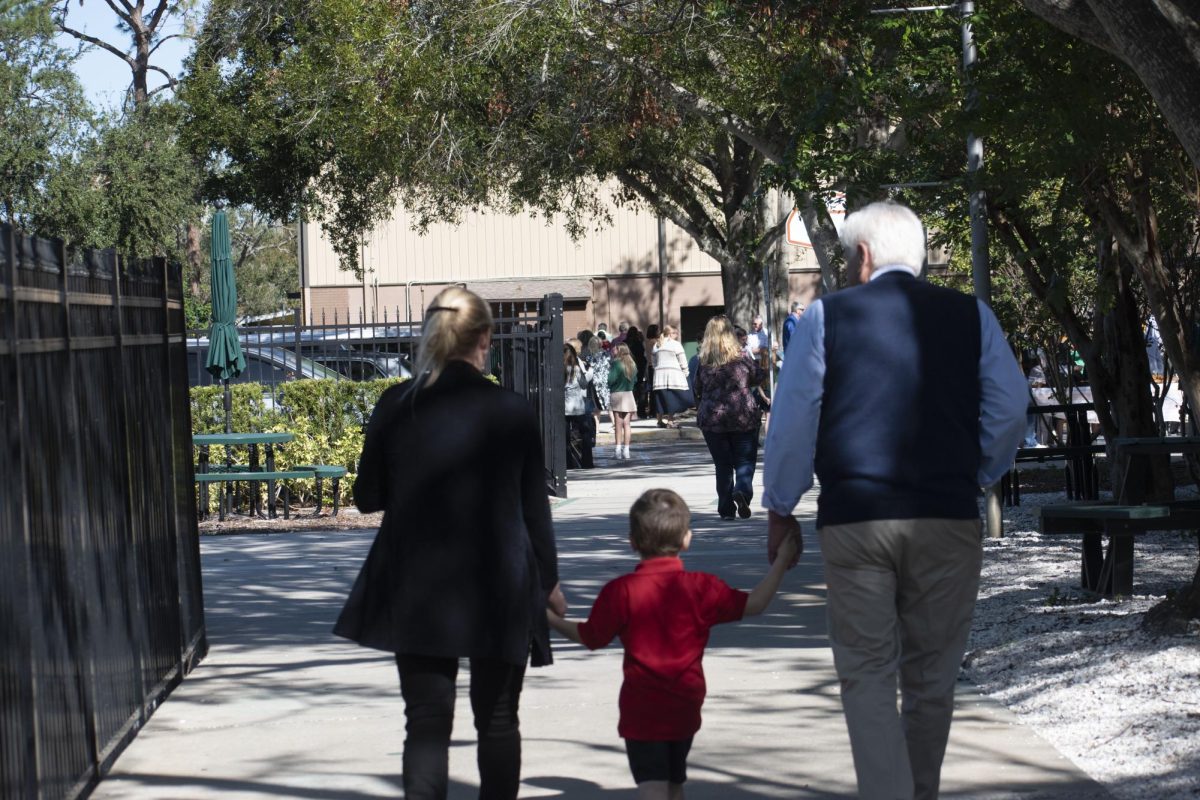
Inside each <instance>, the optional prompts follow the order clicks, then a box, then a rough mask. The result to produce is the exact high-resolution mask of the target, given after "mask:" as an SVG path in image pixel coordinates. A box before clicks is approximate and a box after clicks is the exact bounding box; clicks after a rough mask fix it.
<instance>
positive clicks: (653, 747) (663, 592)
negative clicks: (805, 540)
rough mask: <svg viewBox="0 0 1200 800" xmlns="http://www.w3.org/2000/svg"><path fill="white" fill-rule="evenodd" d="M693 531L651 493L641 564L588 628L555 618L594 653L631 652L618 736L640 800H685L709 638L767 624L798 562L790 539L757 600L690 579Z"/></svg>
mask: <svg viewBox="0 0 1200 800" xmlns="http://www.w3.org/2000/svg"><path fill="white" fill-rule="evenodd" d="M690 523H691V514H690V512H689V511H688V507H687V504H686V503H684V502H683V498H682V497H680V496H679V495H678V494H676V493H675V492H673V491H671V490H670V489H651V490H649V491H647V492H645V493H644V494H643V495H642V496H641V497H639V498H638V499H637V502H635V503H634V504H633V507H632V508H631V509H629V542H630V544H632V545H633V549H634V550H636V551H637V552H638V553H639V554H641V556H642V563H641V564H639V565H638V567H637V569H636V570H634V572H632V573H631V574H629V575H624V576H622V577H620V578H617V579H616V580H613V581H611V582H609V583H608V584H607V585H605V587H604V588H603V589H601V590H600V596H599V597H597V598H596V604H595V605H593V606H592V613H591V616H589V617H588V620H587V622H572V621H570V620H566V619H563V618H562V617H559V616H557V615H556V614H554V613H553V612H549V611H548V612H547V615H548V616H549V619H550V625H551V627H553V628H554V629H555V630H556V631H558V632H559V633H561V634H562V635H563V636H566V637H567V638H568V639H571V640H572V641H575V642H578V643H580V644H582V645H584V646H585V647H587V648H588V649H589V650H595V649H597V648H600V647H604V646H605V645H607V644H608V643H609V642H611V641H612V640H613V638H614V637H617V636H619V637H620V638H621V643H622V644H623V645H624V646H625V681H624V683H622V684H621V699H620V709H621V720H620V724H619V725H618V727H617V732H618V733H619V734H620V735H621V736H622V737H623V738H624V739H625V750H626V753H627V754H628V755H629V767H630V769H631V770H632V771H633V779H634V781H635V782H636V783H637V785H638V797H639V798H654V799H655V800H657V799H658V798H662V799H663V800H667V798H669V799H670V800H679V799H680V798H682V797H683V783H684V781H686V780H687V754H688V751H689V750H690V749H691V747H692V737H693V735H694V734H695V733H696V731H698V730H699V729H700V706H701V704H702V703H703V702H704V691H705V686H704V670H703V669H702V667H701V664H700V661H701V658H702V657H703V655H704V647H705V645H706V644H708V632H709V629H710V628H711V627H712V626H713V625H718V624H720V623H722V622H735V621H737V620H739V619H741V618H742V617H744V616H750V615H754V614H761V613H762V612H763V610H764V609H766V607H767V604H768V603H770V602H771V598H772V597H774V596H775V592H776V590H777V589H778V588H779V582H780V581H781V580H782V579H783V573H784V571H785V570H787V569H788V568H789V567H790V566H791V565H792V563H793V561H794V560H795V557H796V556H797V555H798V552H797V541H796V539H795V538H791V539H788V540H787V541H786V542H785V543H784V545H783V546H782V547H780V549H779V554H778V557H777V558H776V559H775V563H773V564H772V565H771V569H770V571H769V572H767V576H766V577H765V578H763V579H762V582H761V583H759V584H758V586H756V587H755V588H754V591H752V592H750V593H749V594H747V593H746V592H740V591H738V590H736V589H732V588H730V587H729V586H728V585H727V584H726V583H725V582H724V581H722V580H721V579H720V578H718V577H716V576H714V575H708V574H706V573H703V572H685V571H684V569H683V562H682V561H681V560H680V559H679V554H680V553H682V552H683V551H684V550H687V549H688V545H689V544H690V543H691V541H692V531H691V530H690Z"/></svg>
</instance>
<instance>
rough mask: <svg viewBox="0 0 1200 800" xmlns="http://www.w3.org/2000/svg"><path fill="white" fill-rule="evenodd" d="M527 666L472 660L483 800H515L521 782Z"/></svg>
mask: <svg viewBox="0 0 1200 800" xmlns="http://www.w3.org/2000/svg"><path fill="white" fill-rule="evenodd" d="M524 677H525V666H524V665H523V664H522V665H521V666H517V665H515V664H508V663H505V662H503V661H495V660H492V659H487V658H472V659H471V691H470V693H471V710H472V711H473V712H475V731H476V733H477V734H478V736H479V749H478V751H477V761H478V764H479V798H480V800H515V798H516V796H517V790H518V788H519V787H520V785H521V728H520V724H521V720H520V718H519V716H518V713H517V712H518V710H519V708H520V704H521V682H522V681H523V680H524Z"/></svg>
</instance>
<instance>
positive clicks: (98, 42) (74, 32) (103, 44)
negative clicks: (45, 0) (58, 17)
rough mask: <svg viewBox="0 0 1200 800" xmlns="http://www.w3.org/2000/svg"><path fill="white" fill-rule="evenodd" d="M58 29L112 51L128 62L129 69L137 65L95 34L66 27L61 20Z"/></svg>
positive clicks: (82, 40)
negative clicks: (91, 34) (90, 34)
mask: <svg viewBox="0 0 1200 800" xmlns="http://www.w3.org/2000/svg"><path fill="white" fill-rule="evenodd" d="M58 29H59V30H60V31H62V32H63V33H65V34H67V35H68V36H74V37H75V38H76V39H78V40H79V41H81V42H87V43H88V44H93V45H95V46H96V47H99V48H102V49H104V50H107V51H108V52H110V53H112V54H113V55H114V56H116V57H117V58H119V59H121V60H122V61H124V62H125V63H126V64H128V65H129V68H130V69H133V68H134V67H136V66H137V65H136V64H134V62H133V58H132V57H130V56H128V55H126V54H125V53H123V52H122V51H121V50H119V49H117V48H116V47H114V46H113V45H111V44H109V43H108V42H106V41H104V40H103V39H97V38H96V37H95V36H88V35H87V34H86V33H84V32H83V31H77V30H75V29H74V28H68V27H67V26H66V25H65V24H63V23H61V22H60V23H59V24H58Z"/></svg>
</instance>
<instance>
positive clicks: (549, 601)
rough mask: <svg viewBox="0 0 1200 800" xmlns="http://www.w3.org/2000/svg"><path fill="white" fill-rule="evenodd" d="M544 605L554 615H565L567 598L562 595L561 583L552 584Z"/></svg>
mask: <svg viewBox="0 0 1200 800" xmlns="http://www.w3.org/2000/svg"><path fill="white" fill-rule="evenodd" d="M546 607H547V610H548V611H551V612H553V613H554V615H555V616H556V617H565V616H566V615H567V598H566V597H565V596H563V592H562V585H561V584H558V583H556V584H554V588H553V589H551V590H550V594H549V596H548V597H547V598H546Z"/></svg>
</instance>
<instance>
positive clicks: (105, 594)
mask: <svg viewBox="0 0 1200 800" xmlns="http://www.w3.org/2000/svg"><path fill="white" fill-rule="evenodd" d="M0 269H2V270H3V275H2V276H0V430H3V447H0V492H2V493H3V498H4V500H3V503H2V504H0V618H2V619H3V624H2V625H0V797H4V798H75V797H82V796H85V795H87V794H88V793H89V792H90V791H91V789H92V787H94V786H95V784H96V782H97V781H98V780H99V778H100V776H102V775H103V774H104V773H105V772H107V771H108V769H109V768H110V767H111V765H112V763H113V761H114V760H115V759H116V757H117V755H118V754H119V753H120V751H121V750H122V749H123V748H124V747H125V745H126V744H128V743H129V741H130V740H131V739H132V738H133V736H134V735H135V734H136V733H137V731H138V730H139V729H140V728H141V726H142V725H143V724H144V723H145V721H146V720H147V719H148V718H149V717H150V715H151V714H152V713H153V711H154V709H155V708H156V707H157V706H158V704H159V703H161V702H162V700H163V699H164V698H165V697H166V696H167V695H168V694H169V693H170V691H171V689H172V688H174V686H175V685H177V684H178V682H179V681H180V680H181V679H182V678H183V676H184V675H185V674H186V673H187V672H189V671H190V670H191V668H192V667H193V666H194V665H195V663H196V662H197V661H198V660H199V659H200V658H201V657H202V656H203V655H204V652H205V650H206V646H207V645H206V641H205V628H204V611H203V604H202V595H201V586H200V553H199V539H198V534H197V529H196V519H195V510H194V509H195V503H194V501H193V491H194V490H193V483H192V458H191V422H190V419H189V411H188V408H189V406H188V398H187V393H186V387H187V380H186V375H185V369H184V341H183V340H184V331H183V306H182V285H181V282H180V274H179V271H178V268H176V267H171V266H168V265H167V264H166V263H165V262H164V261H161V260H155V261H147V262H126V261H124V260H121V259H118V258H117V256H116V255H115V254H113V253H112V252H111V251H99V252H88V253H84V254H82V255H81V256H80V257H79V258H78V259H76V260H69V259H68V258H67V256H66V253H65V252H64V250H63V248H62V246H61V244H59V243H57V242H52V241H47V240H42V239H36V238H33V237H29V236H24V235H22V234H20V233H18V232H16V231H15V230H13V229H12V228H11V227H10V226H7V225H3V226H0Z"/></svg>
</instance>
